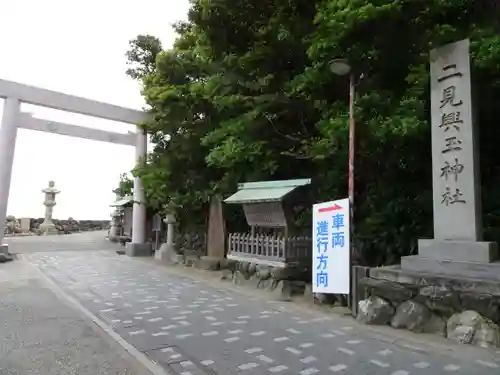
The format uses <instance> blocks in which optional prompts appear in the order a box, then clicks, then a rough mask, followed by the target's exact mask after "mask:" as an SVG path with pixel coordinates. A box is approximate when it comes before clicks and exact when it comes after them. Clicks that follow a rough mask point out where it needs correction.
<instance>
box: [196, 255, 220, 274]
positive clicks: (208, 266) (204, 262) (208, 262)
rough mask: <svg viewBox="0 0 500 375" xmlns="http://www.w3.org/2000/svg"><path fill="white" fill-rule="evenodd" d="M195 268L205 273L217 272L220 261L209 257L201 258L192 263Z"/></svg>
mask: <svg viewBox="0 0 500 375" xmlns="http://www.w3.org/2000/svg"><path fill="white" fill-rule="evenodd" d="M194 266H195V268H198V269H200V270H205V271H217V270H218V269H220V259H219V258H212V257H209V256H202V257H201V258H200V259H197V260H196V261H195V263H194Z"/></svg>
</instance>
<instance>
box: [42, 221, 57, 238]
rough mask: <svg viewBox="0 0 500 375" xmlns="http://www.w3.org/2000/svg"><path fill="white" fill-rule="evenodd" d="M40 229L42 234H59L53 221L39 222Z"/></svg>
mask: <svg viewBox="0 0 500 375" xmlns="http://www.w3.org/2000/svg"><path fill="white" fill-rule="evenodd" d="M40 231H41V232H42V234H43V235H45V236H47V235H53V234H59V231H58V230H57V228H56V226H55V225H54V223H45V222H43V223H42V224H40Z"/></svg>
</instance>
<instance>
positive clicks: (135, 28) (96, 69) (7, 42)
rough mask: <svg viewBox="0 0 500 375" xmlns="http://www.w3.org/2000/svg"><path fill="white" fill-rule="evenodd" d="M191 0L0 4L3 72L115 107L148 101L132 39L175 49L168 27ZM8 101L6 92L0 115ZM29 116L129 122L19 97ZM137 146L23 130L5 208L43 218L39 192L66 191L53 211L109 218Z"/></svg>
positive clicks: (121, 128)
mask: <svg viewBox="0 0 500 375" xmlns="http://www.w3.org/2000/svg"><path fill="white" fill-rule="evenodd" d="M188 8H189V3H188V0H141V1H132V0H86V1H81V0H80V1H78V0H73V1H68V0H43V1H40V0H15V1H2V2H0V56H1V58H0V78H2V79H6V80H10V81H16V82H20V83H25V84H29V85H32V86H38V87H42V88H46V89H50V90H55V91H60V92H64V93H67V94H72V95H77V96H82V97H85V98H90V99H94V100H98V101H102V102H107V103H110V104H115V105H120V106H123V107H129V108H132V109H139V110H140V109H141V108H143V105H144V101H143V99H142V97H141V94H140V86H139V84H138V83H136V82H134V81H133V80H132V79H130V78H129V77H127V76H126V75H125V70H126V69H127V65H126V58H125V52H126V51H127V49H128V42H129V40H131V39H134V38H135V37H136V36H137V35H139V34H150V35H154V36H156V37H158V38H160V40H161V41H162V44H163V47H164V48H169V47H170V46H171V45H172V43H173V41H174V39H175V33H174V32H173V31H172V28H171V25H172V23H173V22H176V21H178V20H183V19H186V16H187V11H188ZM2 108H3V100H2V99H0V115H1V113H2ZM21 110H22V111H26V112H31V113H32V114H33V116H35V117H39V118H43V119H50V120H55V121H60V122H65V123H70V124H75V125H80V126H86V127H90V128H98V129H103V130H108V131H114V132H119V133H127V132H129V131H134V126H133V125H126V124H121V123H116V122H110V121H106V120H102V119H95V118H92V117H87V116H81V115H77V114H72V113H67V112H62V111H55V110H50V109H47V108H42V107H35V106H31V105H26V104H23V105H22V107H21ZM133 166H134V148H133V147H130V146H123V145H115V144H112V143H104V142H96V141H91V140H86V139H79V138H71V137H66V136H61V135H55V134H48V133H42V132H35V131H30V130H25V129H19V131H18V136H17V142H16V152H15V156H14V166H13V172H12V180H11V187H10V197H9V203H8V209H7V214H8V215H14V216H16V217H18V218H19V217H43V216H44V211H45V208H44V206H43V200H44V196H43V193H42V190H43V189H44V188H45V187H46V186H47V185H48V182H49V180H54V181H55V183H56V187H57V188H58V189H59V190H60V191H61V193H60V194H59V195H58V196H57V198H56V202H57V205H56V207H55V208H54V218H56V219H67V218H69V217H73V218H75V219H77V220H102V219H109V214H110V212H111V208H110V207H109V205H110V204H111V203H112V202H113V201H114V194H113V193H112V190H113V189H114V188H116V186H117V184H118V181H119V176H120V174H122V173H124V172H129V171H130V170H131V169H132V168H133Z"/></svg>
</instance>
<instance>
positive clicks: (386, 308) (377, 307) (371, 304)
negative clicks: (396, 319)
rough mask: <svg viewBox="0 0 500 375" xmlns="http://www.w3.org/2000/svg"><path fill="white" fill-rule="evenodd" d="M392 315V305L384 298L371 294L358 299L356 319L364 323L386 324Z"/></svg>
mask: <svg viewBox="0 0 500 375" xmlns="http://www.w3.org/2000/svg"><path fill="white" fill-rule="evenodd" d="M393 315H394V307H393V306H392V305H391V304H390V303H389V302H387V301H386V300H384V299H382V298H380V297H377V296H371V297H368V298H367V299H364V300H362V301H359V304H358V316H357V318H356V319H357V320H358V321H359V322H361V323H364V324H377V325H386V324H389V322H390V321H391V319H392V316H393Z"/></svg>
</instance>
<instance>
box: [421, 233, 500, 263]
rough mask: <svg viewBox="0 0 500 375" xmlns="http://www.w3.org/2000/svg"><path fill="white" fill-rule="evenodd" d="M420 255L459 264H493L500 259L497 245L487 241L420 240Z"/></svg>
mask: <svg viewBox="0 0 500 375" xmlns="http://www.w3.org/2000/svg"><path fill="white" fill-rule="evenodd" d="M418 255H419V256H421V257H424V258H431V259H436V260H454V261H457V262H481V263H491V262H495V261H497V260H499V259H500V258H499V252H498V246H497V244H496V243H495V242H485V241H455V240H427V239H419V240H418Z"/></svg>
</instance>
